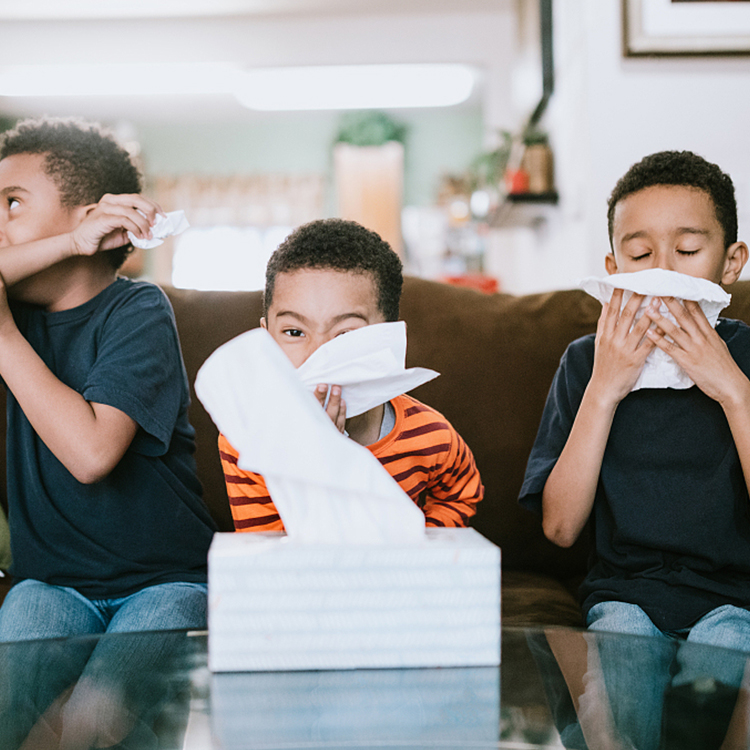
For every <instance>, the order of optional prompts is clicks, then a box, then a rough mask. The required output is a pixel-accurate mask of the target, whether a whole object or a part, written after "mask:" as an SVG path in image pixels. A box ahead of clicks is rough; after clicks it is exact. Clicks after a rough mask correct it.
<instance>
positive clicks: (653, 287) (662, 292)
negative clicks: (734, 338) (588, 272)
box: [580, 268, 732, 391]
mask: <svg viewBox="0 0 750 750" xmlns="http://www.w3.org/2000/svg"><path fill="white" fill-rule="evenodd" d="M580 287H581V289H583V290H584V291H585V292H588V294H590V295H591V296H592V297H596V299H598V300H599V302H601V303H605V302H609V300H610V298H611V297H612V293H613V292H614V290H615V289H623V290H624V294H623V295H622V307H625V305H626V304H627V302H628V300H629V299H630V297H631V296H632V295H633V294H634V293H635V294H643V295H645V299H644V300H643V303H642V304H641V307H640V308H639V310H638V312H637V313H636V320H638V319H639V318H640V317H641V316H642V315H643V311H644V310H645V308H646V307H647V306H648V305H649V304H650V302H651V300H652V299H653V298H654V297H660V298H661V297H674V298H675V299H677V300H678V301H680V302H683V301H685V300H693V301H695V302H697V303H698V304H699V305H700V307H701V310H703V313H704V315H705V316H706V318H707V319H708V322H709V323H710V324H711V325H712V326H714V327H715V326H716V322H717V321H718V319H719V313H720V312H721V311H722V310H723V309H724V308H725V307H726V306H727V305H728V304H729V302H730V301H731V299H732V297H731V295H730V294H727V292H725V291H724V290H723V289H722V288H721V287H720V286H719V285H718V284H714V283H713V282H712V281H709V280H708V279H702V278H698V277H695V276H687V275H686V274H683V273H677V272H676V271H668V270H666V269H663V268H649V269H647V270H645V271H636V272H634V273H615V274H611V275H610V276H605V277H604V278H594V277H588V278H585V279H583V280H582V281H581V282H580ZM659 313H660V315H662V316H663V317H664V318H667V319H668V320H670V321H672V322H673V323H676V321H675V319H674V316H673V315H672V313H671V312H670V311H669V309H668V308H667V306H666V305H665V304H664V302H662V303H661V306H660V307H659ZM693 385H694V382H693V380H692V379H691V378H690V376H689V375H688V374H687V373H686V372H685V371H684V370H683V369H682V368H681V367H680V366H679V365H678V364H677V362H675V361H674V360H673V359H672V358H671V357H670V356H669V355H668V354H667V353H666V352H663V351H662V350H661V349H658V348H657V349H654V350H653V351H652V352H651V353H650V354H649V355H648V357H647V358H646V362H645V364H644V366H643V369H642V370H641V373H640V375H639V376H638V380H637V381H636V383H635V385H634V386H633V389H632V390H634V391H636V390H638V389H640V388H677V389H683V388H690V387H691V386H693Z"/></svg>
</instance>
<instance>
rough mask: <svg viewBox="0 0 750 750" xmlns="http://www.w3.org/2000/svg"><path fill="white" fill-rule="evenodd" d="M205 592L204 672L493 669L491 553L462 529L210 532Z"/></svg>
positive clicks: (496, 651) (495, 572)
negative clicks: (386, 539)
mask: <svg viewBox="0 0 750 750" xmlns="http://www.w3.org/2000/svg"><path fill="white" fill-rule="evenodd" d="M208 594H209V609H208V657H209V667H210V669H211V670H212V671H214V672H247V671H269V670H317V669H363V668H378V667H379V668H399V667H463V666H497V665H498V664H499V663H500V549H499V548H498V547H497V546H495V545H494V544H492V543H491V542H489V541H488V540H487V539H485V538H484V537H483V536H482V535H481V534H479V533H478V532H476V531H475V530H474V529H427V535H426V540H425V542H424V543H423V544H417V545H405V544H398V545H397V544H386V545H372V546H365V545H356V546H354V545H351V546H350V545H299V544H293V543H290V542H289V540H288V539H287V538H286V536H285V535H283V534H258V533H240V534H237V533H223V534H222V533H219V534H215V535H214V539H213V542H212V544H211V549H210V550H209V553H208Z"/></svg>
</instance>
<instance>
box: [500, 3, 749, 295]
mask: <svg viewBox="0 0 750 750" xmlns="http://www.w3.org/2000/svg"><path fill="white" fill-rule="evenodd" d="M554 5H555V17H554V22H555V61H556V93H555V95H554V97H553V100H552V103H551V105H550V108H549V110H548V113H547V116H546V117H545V120H544V124H545V125H546V127H547V128H548V130H549V131H550V133H551V137H552V140H553V146H554V151H555V158H556V174H557V187H558V190H559V191H560V204H559V206H558V207H557V208H556V209H555V210H554V211H551V212H548V214H549V218H548V220H547V222H546V223H545V224H544V225H543V226H542V228H541V229H539V230H532V229H520V230H508V231H503V232H502V233H499V236H498V237H496V238H495V244H496V248H497V249H496V250H495V254H494V258H493V259H492V260H493V270H495V271H496V272H497V273H498V274H499V275H500V277H501V280H502V283H503V286H504V288H505V289H506V290H507V291H512V292H517V293H523V292H530V291H543V290H547V289H554V288H565V287H570V286H574V285H575V284H576V282H577V280H578V279H580V278H581V277H582V276H585V275H603V274H604V260H603V259H604V256H605V254H606V252H607V251H608V239H607V227H606V201H607V197H608V195H609V193H610V192H611V190H612V188H613V187H614V185H615V182H616V181H617V180H618V179H619V177H620V176H621V175H622V174H623V173H624V172H625V171H626V170H627V169H628V167H630V165H631V164H633V163H634V162H636V161H638V160H639V159H640V158H642V157H643V156H645V155H646V154H649V153H652V152H654V151H660V150H663V149H689V150H692V151H695V152H696V153H699V154H701V155H702V156H704V157H706V158H707V159H709V160H711V161H714V162H716V163H717V164H719V165H720V166H721V167H722V168H723V169H724V171H726V172H728V173H729V174H730V175H731V176H732V178H733V180H734V183H735V187H736V189H737V198H738V205H739V214H740V216H739V220H740V236H741V237H744V239H746V240H749V239H750V148H748V147H747V143H746V140H747V131H748V123H749V122H750V57H738V58H648V59H644V58H625V57H623V55H622V28H621V2H620V0H555V3H554ZM743 232H744V235H743ZM748 273H750V269H749V270H748Z"/></svg>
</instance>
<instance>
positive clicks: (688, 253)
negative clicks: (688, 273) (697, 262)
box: [677, 250, 698, 255]
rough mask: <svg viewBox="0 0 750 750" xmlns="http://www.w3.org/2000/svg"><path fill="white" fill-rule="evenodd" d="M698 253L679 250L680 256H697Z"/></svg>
mask: <svg viewBox="0 0 750 750" xmlns="http://www.w3.org/2000/svg"><path fill="white" fill-rule="evenodd" d="M697 252H698V250H678V251H677V254H678V255H695V254H696V253H697Z"/></svg>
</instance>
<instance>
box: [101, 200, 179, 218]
mask: <svg viewBox="0 0 750 750" xmlns="http://www.w3.org/2000/svg"><path fill="white" fill-rule="evenodd" d="M99 205H106V206H119V207H122V208H127V209H132V210H135V211H140V212H141V213H142V214H145V215H146V216H147V217H148V219H149V221H150V222H151V224H153V223H154V222H155V221H156V215H157V214H164V213H165V212H164V210H163V209H162V207H161V206H160V205H159V204H158V203H157V202H156V201H153V200H151V199H150V198H146V197H145V196H143V195H141V194H140V193H122V194H113V193H107V194H106V195H104V196H102V199H101V200H100V201H99Z"/></svg>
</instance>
